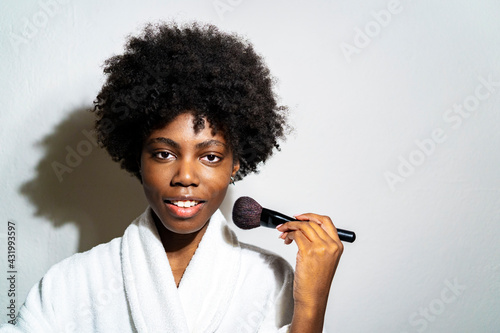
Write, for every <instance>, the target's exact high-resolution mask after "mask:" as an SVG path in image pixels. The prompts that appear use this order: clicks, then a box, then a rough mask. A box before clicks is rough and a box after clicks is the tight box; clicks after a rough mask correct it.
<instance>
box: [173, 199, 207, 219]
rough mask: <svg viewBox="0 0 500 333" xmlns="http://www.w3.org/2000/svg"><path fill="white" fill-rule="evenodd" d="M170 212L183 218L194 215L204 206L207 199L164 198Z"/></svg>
mask: <svg viewBox="0 0 500 333" xmlns="http://www.w3.org/2000/svg"><path fill="white" fill-rule="evenodd" d="M164 203H165V206H166V208H167V209H168V210H169V212H170V213H171V214H172V215H173V216H175V217H177V218H181V219H189V218H192V217H194V216H195V215H196V214H198V212H199V211H200V210H201V209H202V208H203V206H204V204H205V201H202V200H197V199H169V200H164Z"/></svg>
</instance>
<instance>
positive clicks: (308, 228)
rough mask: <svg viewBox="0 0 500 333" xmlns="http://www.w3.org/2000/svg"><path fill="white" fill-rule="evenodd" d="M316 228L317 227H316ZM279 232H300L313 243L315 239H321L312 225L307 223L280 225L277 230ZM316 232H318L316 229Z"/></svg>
mask: <svg viewBox="0 0 500 333" xmlns="http://www.w3.org/2000/svg"><path fill="white" fill-rule="evenodd" d="M316 227H317V226H316ZM277 229H278V230H279V231H281V232H286V231H288V232H290V231H301V232H302V233H303V234H304V235H305V236H306V237H307V239H308V240H309V241H311V242H313V241H315V240H317V239H321V237H320V236H319V235H318V233H317V232H316V230H315V228H314V223H307V222H287V223H284V224H282V225H281V226H279V227H278V228H277ZM318 231H320V230H319V229H318Z"/></svg>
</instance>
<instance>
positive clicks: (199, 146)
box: [147, 137, 228, 149]
mask: <svg viewBox="0 0 500 333" xmlns="http://www.w3.org/2000/svg"><path fill="white" fill-rule="evenodd" d="M158 142H159V143H163V144H166V145H169V146H171V147H173V148H175V149H180V148H181V145H180V144H179V143H177V142H175V141H174V140H172V139H169V138H164V137H158V138H153V139H151V140H149V141H148V142H147V145H151V144H153V143H158ZM210 146H222V147H224V149H227V148H228V146H227V144H225V143H223V142H221V141H219V140H214V139H212V140H206V141H203V142H200V143H197V144H196V149H204V148H208V147H210Z"/></svg>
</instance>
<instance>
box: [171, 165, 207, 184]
mask: <svg viewBox="0 0 500 333" xmlns="http://www.w3.org/2000/svg"><path fill="white" fill-rule="evenodd" d="M199 181H200V180H199V177H198V172H197V167H196V163H195V162H193V161H191V160H188V159H185V160H183V159H179V160H177V162H176V170H175V172H174V174H173V176H172V179H171V181H170V185H171V186H183V187H188V186H198V184H199Z"/></svg>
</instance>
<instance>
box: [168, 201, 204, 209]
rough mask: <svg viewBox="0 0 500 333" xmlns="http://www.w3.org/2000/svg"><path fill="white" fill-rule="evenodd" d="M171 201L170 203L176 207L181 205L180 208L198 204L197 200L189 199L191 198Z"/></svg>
mask: <svg viewBox="0 0 500 333" xmlns="http://www.w3.org/2000/svg"><path fill="white" fill-rule="evenodd" d="M171 202H172V204H174V205H176V206H177V207H182V208H189V207H194V206H196V205H197V204H198V201H191V200H186V201H171Z"/></svg>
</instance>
